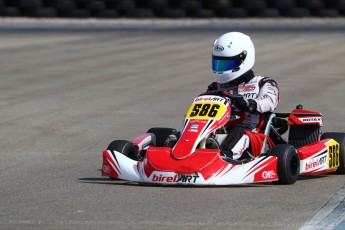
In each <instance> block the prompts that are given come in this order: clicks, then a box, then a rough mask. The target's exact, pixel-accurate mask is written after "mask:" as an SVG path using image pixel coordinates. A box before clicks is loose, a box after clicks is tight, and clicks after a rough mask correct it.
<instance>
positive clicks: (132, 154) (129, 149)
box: [107, 140, 138, 161]
mask: <svg viewBox="0 0 345 230" xmlns="http://www.w3.org/2000/svg"><path fill="white" fill-rule="evenodd" d="M107 150H112V151H117V152H120V153H122V154H123V155H125V156H126V157H128V158H130V159H132V160H135V161H137V160H138V153H137V150H136V149H135V147H134V145H133V143H132V142H130V141H126V140H115V141H113V142H111V143H110V144H109V146H108V148H107Z"/></svg>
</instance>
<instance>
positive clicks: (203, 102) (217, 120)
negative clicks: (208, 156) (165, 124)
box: [171, 95, 231, 159]
mask: <svg viewBox="0 0 345 230" xmlns="http://www.w3.org/2000/svg"><path fill="white" fill-rule="evenodd" d="M229 105H230V101H229V99H226V98H223V97H219V96H211V95H205V96H199V97H197V98H195V99H194V101H193V103H192V105H191V106H190V108H189V110H188V112H187V114H186V116H185V120H184V124H183V131H182V134H181V137H180V139H179V140H178V142H177V143H176V145H175V147H174V148H173V149H172V153H171V154H172V156H173V157H174V158H175V159H183V158H186V157H188V156H190V155H191V154H192V153H193V152H194V151H195V149H196V148H197V146H198V145H199V143H200V142H201V141H202V140H203V139H205V138H206V137H207V136H208V135H209V134H210V133H212V132H214V131H215V130H217V129H219V128H220V127H222V126H224V125H225V124H226V123H227V122H228V121H229V118H230V114H231V108H230V106H229Z"/></svg>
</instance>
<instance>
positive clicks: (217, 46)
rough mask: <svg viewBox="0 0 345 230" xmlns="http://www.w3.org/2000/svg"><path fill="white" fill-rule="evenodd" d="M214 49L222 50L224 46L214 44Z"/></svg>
mask: <svg viewBox="0 0 345 230" xmlns="http://www.w3.org/2000/svg"><path fill="white" fill-rule="evenodd" d="M214 50H215V51H223V50H224V47H223V46H220V45H216V46H215V47H214Z"/></svg>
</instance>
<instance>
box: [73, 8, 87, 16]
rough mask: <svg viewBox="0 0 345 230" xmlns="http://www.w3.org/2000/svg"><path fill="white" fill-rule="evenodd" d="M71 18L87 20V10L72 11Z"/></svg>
mask: <svg viewBox="0 0 345 230" xmlns="http://www.w3.org/2000/svg"><path fill="white" fill-rule="evenodd" d="M71 16H72V17H73V18H88V17H90V14H89V11H88V10H79V9H77V10H74V11H72V15H71Z"/></svg>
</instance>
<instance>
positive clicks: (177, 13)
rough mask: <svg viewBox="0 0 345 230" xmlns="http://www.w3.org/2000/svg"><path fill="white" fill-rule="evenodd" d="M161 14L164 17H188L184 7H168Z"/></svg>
mask: <svg viewBox="0 0 345 230" xmlns="http://www.w3.org/2000/svg"><path fill="white" fill-rule="evenodd" d="M159 16H160V17H164V18H184V17H186V12H185V11H184V10H183V9H178V8H167V9H165V10H163V11H162V12H161V13H160V14H159Z"/></svg>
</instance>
